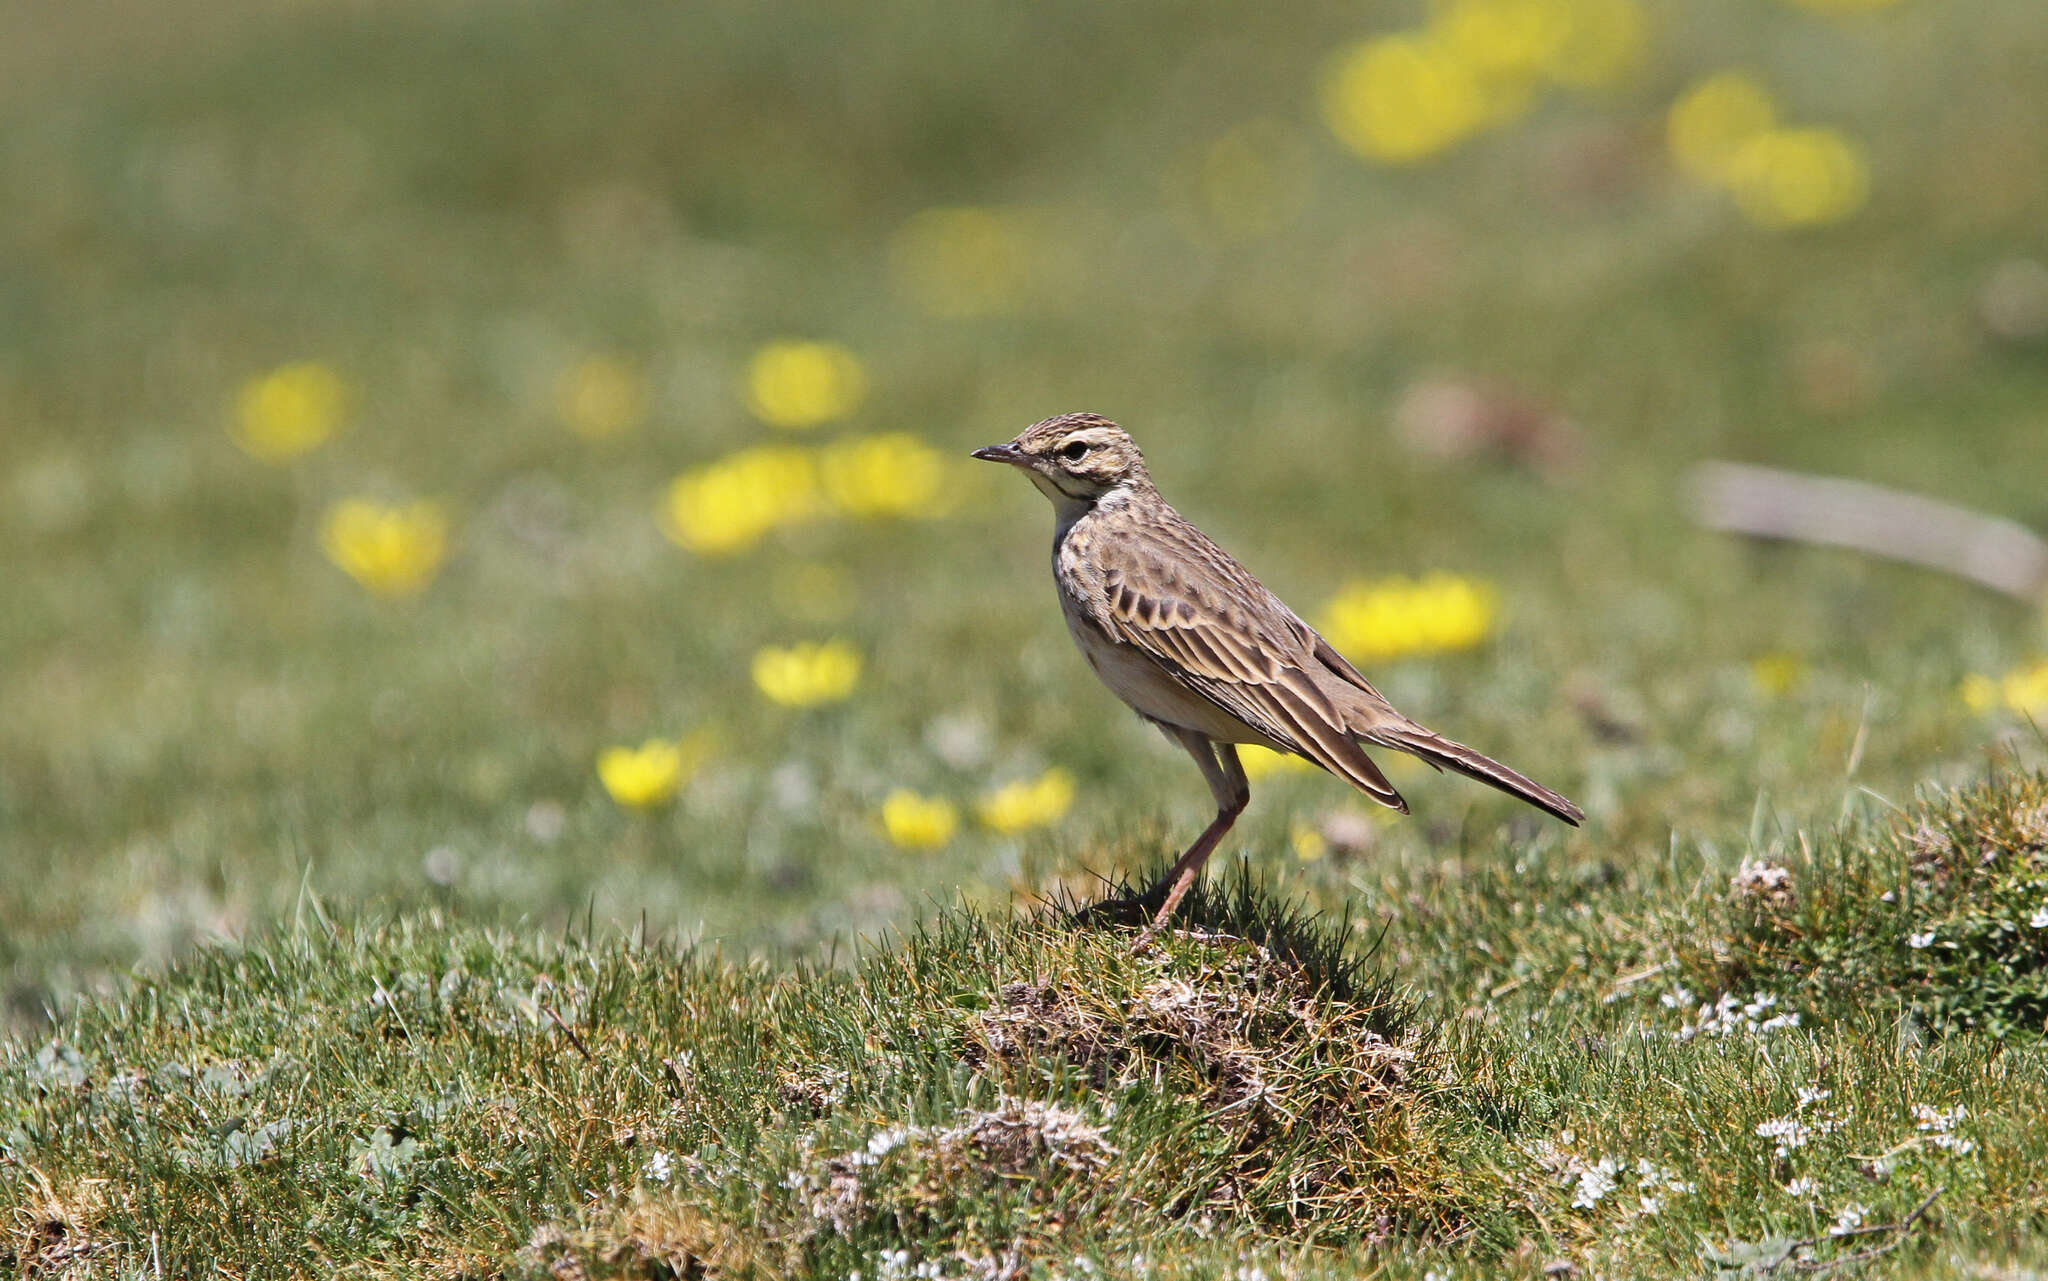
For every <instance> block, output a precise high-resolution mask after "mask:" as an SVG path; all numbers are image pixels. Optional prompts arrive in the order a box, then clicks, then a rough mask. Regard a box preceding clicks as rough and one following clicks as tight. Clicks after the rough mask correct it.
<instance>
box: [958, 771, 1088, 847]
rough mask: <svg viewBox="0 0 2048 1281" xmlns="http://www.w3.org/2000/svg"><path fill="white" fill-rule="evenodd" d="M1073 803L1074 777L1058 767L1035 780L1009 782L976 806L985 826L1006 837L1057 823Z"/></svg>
mask: <svg viewBox="0 0 2048 1281" xmlns="http://www.w3.org/2000/svg"><path fill="white" fill-rule="evenodd" d="M1073 803H1074V776H1073V775H1072V774H1069V773H1067V771H1065V770H1063V769H1059V768H1057V767H1055V768H1053V769H1049V770H1047V771H1046V772H1045V773H1043V774H1041V775H1039V776H1038V777H1037V778H1035V779H1028V780H1024V779H1020V780H1018V781H1017V782H1014V783H1006V784H1004V785H1003V786H1002V787H999V788H997V789H996V790H995V791H993V792H991V793H989V794H988V795H987V796H984V797H983V798H982V799H981V804H980V805H979V806H977V807H976V809H977V812H978V813H979V814H980V815H981V822H982V825H983V826H984V827H987V828H989V829H990V830H992V831H996V832H1001V833H1002V834H1004V835H1005V836H1009V835H1014V834H1015V833H1017V832H1023V831H1028V830H1029V829H1031V828H1034V827H1044V826H1045V825H1046V824H1048V823H1053V822H1057V821H1058V820H1059V817H1060V816H1061V815H1062V814H1065V813H1066V812H1067V807H1068V806H1069V805H1072V804H1073Z"/></svg>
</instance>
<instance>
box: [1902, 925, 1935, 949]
mask: <svg viewBox="0 0 2048 1281" xmlns="http://www.w3.org/2000/svg"><path fill="white" fill-rule="evenodd" d="M1906 946H1907V947H1910V948H1912V949H1913V950H1914V951H1916V952H1918V951H1922V950H1924V949H1926V948H1929V947H1932V946H1934V931H1933V930H1928V931H1926V932H1925V933H1922V934H1908V935H1907V936H1906Z"/></svg>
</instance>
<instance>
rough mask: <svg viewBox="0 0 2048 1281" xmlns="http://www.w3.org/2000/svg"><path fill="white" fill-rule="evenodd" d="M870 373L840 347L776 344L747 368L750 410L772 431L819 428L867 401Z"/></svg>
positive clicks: (770, 346) (821, 344)
mask: <svg viewBox="0 0 2048 1281" xmlns="http://www.w3.org/2000/svg"><path fill="white" fill-rule="evenodd" d="M867 394H868V377H867V372H866V371H865V370H863V369H862V368H861V364H860V360H859V359H858V358H857V357H855V355H854V354H853V353H852V352H850V351H848V350H847V349H846V348H844V347H842V346H840V345H839V344H838V343H829V342H773V343H769V344H768V345H766V346H765V347H762V348H761V349H760V350H759V351H756V352H755V353H754V358H753V360H752V361H750V362H749V363H748V365H747V382H746V399H747V408H748V409H749V410H750V411H751V412H752V413H753V415H754V417H756V418H759V419H760V420H761V421H762V422H764V423H767V424H768V425H769V426H771V427H816V426H818V425H819V424H820V423H829V422H832V421H833V420H834V419H839V418H844V417H846V416H847V415H848V414H850V413H852V412H853V411H854V410H856V409H858V408H860V403H861V401H862V400H864V399H866V398H867Z"/></svg>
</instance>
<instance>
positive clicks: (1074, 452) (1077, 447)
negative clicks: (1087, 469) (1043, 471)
mask: <svg viewBox="0 0 2048 1281" xmlns="http://www.w3.org/2000/svg"><path fill="white" fill-rule="evenodd" d="M1087 453H1088V442H1087V441H1085V440H1070V441H1068V442H1067V445H1066V448H1064V449H1062V450H1060V457H1062V458H1064V459H1066V460H1067V461H1068V462H1070V463H1078V462H1080V461H1081V459H1082V458H1083V457H1084V456H1085V455H1086V454H1087Z"/></svg>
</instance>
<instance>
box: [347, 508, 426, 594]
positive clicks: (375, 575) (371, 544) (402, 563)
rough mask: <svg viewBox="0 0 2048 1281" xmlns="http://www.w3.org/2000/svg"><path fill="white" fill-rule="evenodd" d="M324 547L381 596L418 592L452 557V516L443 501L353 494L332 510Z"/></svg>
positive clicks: (358, 579) (360, 580)
mask: <svg viewBox="0 0 2048 1281" xmlns="http://www.w3.org/2000/svg"><path fill="white" fill-rule="evenodd" d="M320 546H321V548H322V549H324V550H325V551H326V553H327V559H329V560H331V561H333V562H334V563H335V564H336V565H337V566H339V567H340V568H341V570H342V571H343V572H344V573H346V574H347V575H348V576H349V577H350V578H353V579H355V580H356V581H357V582H358V583H361V584H362V585H363V586H364V587H365V588H367V589H369V590H370V591H371V592H374V593H376V594H377V595H379V596H412V595H415V594H417V593H418V592H420V591H421V590H423V589H424V588H425V587H426V585H427V584H428V583H431V582H432V581H434V575H435V574H436V573H438V572H440V569H441V562H442V561H443V560H445V559H447V556H448V517H447V516H446V514H444V513H443V512H442V510H441V507H440V505H439V504H438V503H432V502H417V503H412V504H410V505H408V506H404V507H385V506H382V505H381V504H378V503H374V502H371V501H370V500H368V499H364V498H350V499H345V500H343V501H342V502H338V503H336V504H334V505H333V506H332V507H330V508H328V509H327V515H326V516H325V517H324V518H323V519H322V520H321V522H320Z"/></svg>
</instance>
